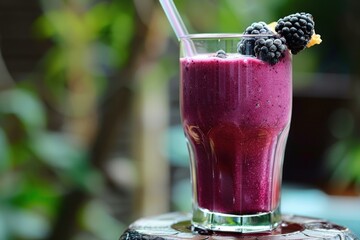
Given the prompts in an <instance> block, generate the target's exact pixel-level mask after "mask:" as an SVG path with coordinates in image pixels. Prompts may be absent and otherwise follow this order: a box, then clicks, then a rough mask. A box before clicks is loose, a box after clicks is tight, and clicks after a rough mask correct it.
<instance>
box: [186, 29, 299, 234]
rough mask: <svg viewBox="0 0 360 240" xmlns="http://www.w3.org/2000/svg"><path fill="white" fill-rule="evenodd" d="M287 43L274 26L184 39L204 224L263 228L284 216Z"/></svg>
mask: <svg viewBox="0 0 360 240" xmlns="http://www.w3.org/2000/svg"><path fill="white" fill-rule="evenodd" d="M269 39H270V40H271V41H272V42H271V41H270V40H269ZM255 43H256V44H255ZM254 45H256V46H257V47H255V48H254ZM283 45H284V44H283V42H281V40H280V39H276V38H275V39H274V38H272V36H271V34H270V35H262V34H257V35H251V34H250V35H243V34H194V35H188V36H185V37H182V38H181V39H180V107H181V118H182V126H183V129H184V132H185V136H186V140H187V144H188V149H189V154H190V161H191V164H190V165H191V167H190V170H191V181H192V192H193V217H192V224H193V226H195V227H197V228H201V229H208V230H214V231H230V232H242V233H248V232H261V231H270V230H272V229H274V228H275V227H277V226H278V225H279V223H280V221H281V216H280V190H281V178H282V165H283V158H284V151H285V145H286V140H287V136H288V132H289V126H290V118H291V109H292V58H291V54H290V52H289V51H288V50H287V49H286V47H284V46H283ZM254 49H255V50H254ZM254 51H255V52H254ZM272 53H273V54H272Z"/></svg>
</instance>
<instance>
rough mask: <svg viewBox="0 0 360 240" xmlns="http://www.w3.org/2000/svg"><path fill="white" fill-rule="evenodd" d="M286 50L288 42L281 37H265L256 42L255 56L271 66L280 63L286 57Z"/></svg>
mask: <svg viewBox="0 0 360 240" xmlns="http://www.w3.org/2000/svg"><path fill="white" fill-rule="evenodd" d="M286 50H287V46H286V40H285V38H283V37H280V36H276V35H275V36H271V37H263V38H259V39H257V40H256V41H255V47H254V52H255V56H256V57H257V58H259V59H261V60H263V61H265V62H268V63H270V64H271V65H274V64H276V63H278V62H279V61H280V60H281V59H282V58H283V57H284V56H285V51H286Z"/></svg>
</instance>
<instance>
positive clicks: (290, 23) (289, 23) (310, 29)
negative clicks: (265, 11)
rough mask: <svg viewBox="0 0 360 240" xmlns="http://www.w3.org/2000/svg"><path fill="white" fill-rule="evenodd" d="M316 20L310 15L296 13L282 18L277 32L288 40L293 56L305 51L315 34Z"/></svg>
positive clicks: (276, 29)
mask: <svg viewBox="0 0 360 240" xmlns="http://www.w3.org/2000/svg"><path fill="white" fill-rule="evenodd" d="M314 26H315V23H314V20H313V17H312V15H311V14H310V13H304V12H301V13H295V14H291V15H289V16H286V17H284V18H280V19H279V20H278V22H277V25H276V26H275V31H276V32H277V33H278V34H279V35H280V36H283V37H284V38H285V39H286V42H287V46H288V48H289V49H290V50H291V53H292V54H297V53H298V52H300V51H301V50H303V49H304V48H305V47H306V45H307V44H308V42H309V41H310V39H311V37H312V35H313V34H314Z"/></svg>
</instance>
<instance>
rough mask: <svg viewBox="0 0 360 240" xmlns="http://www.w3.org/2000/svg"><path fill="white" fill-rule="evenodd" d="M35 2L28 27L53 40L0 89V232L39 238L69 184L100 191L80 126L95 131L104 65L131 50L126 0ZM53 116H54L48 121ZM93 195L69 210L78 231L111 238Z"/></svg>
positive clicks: (118, 62)
mask: <svg viewBox="0 0 360 240" xmlns="http://www.w3.org/2000/svg"><path fill="white" fill-rule="evenodd" d="M43 4H44V8H45V11H44V14H43V15H42V16H41V17H40V18H39V19H38V20H37V21H36V22H34V30H35V31H34V32H35V34H36V36H37V37H38V38H39V39H49V40H51V41H52V42H53V46H52V47H51V49H50V50H49V51H48V53H47V54H46V56H44V58H43V60H42V61H41V62H40V64H39V68H38V69H36V70H34V74H33V75H31V76H30V77H28V78H27V79H26V80H24V81H22V83H21V84H18V85H16V86H15V87H14V88H12V89H9V90H6V91H2V92H0V149H1V151H0V159H1V161H0V173H1V174H0V212H1V214H0V239H46V238H47V237H48V235H49V234H50V232H51V231H52V228H53V227H54V226H53V225H52V224H53V223H55V222H56V219H57V217H58V214H59V212H58V207H59V206H60V204H61V202H62V199H63V198H64V197H65V196H66V194H67V193H68V192H70V191H72V189H81V191H83V192H84V193H86V194H87V195H88V196H90V199H98V198H100V197H101V193H102V191H103V190H104V181H103V174H102V173H100V172H99V169H96V168H95V167H94V166H93V165H92V164H91V162H90V160H91V156H90V152H91V147H92V145H91V144H92V141H93V140H92V139H91V137H90V136H91V135H89V134H88V133H89V132H96V131H97V125H96V122H97V119H96V117H97V115H96V114H95V113H96V111H97V107H98V105H100V104H101V103H100V102H99V101H100V100H101V99H102V97H103V94H104V89H105V87H106V82H107V78H108V77H109V76H108V74H109V72H110V73H111V71H114V70H115V69H116V68H120V67H122V66H123V65H124V64H126V62H127V60H128V57H129V55H130V54H131V52H129V51H128V50H127V49H128V48H129V44H130V43H131V39H132V38H133V34H134V9H133V7H132V5H131V4H129V3H128V2H124V1H108V2H98V3H94V2H92V1H82V2H77V3H76V4H75V2H72V1H56V2H52V3H49V2H44V3H43ZM52 4H54V5H52ZM84 9H86V11H83V10H84ZM54 113H55V116H54ZM54 117H56V118H57V119H59V120H58V123H60V124H57V125H55V126H54V125H53V123H51V122H50V121H51V119H54ZM50 126H51V127H50ZM78 129H82V131H79V132H77V131H78ZM95 202H97V203H96V204H97V205H96V206H95V205H94V204H93V205H89V206H87V207H85V208H84V209H83V212H82V213H80V212H79V213H78V214H76V215H79V217H80V215H83V216H84V217H85V219H86V220H84V224H83V226H82V227H83V229H82V231H84V232H89V234H92V235H93V236H96V239H114V238H116V237H117V236H119V234H120V232H119V231H121V230H122V228H121V226H123V225H121V224H120V223H119V222H118V221H117V220H115V219H114V218H112V217H111V216H110V212H109V211H108V210H107V209H106V208H105V207H103V205H104V204H103V203H101V201H100V200H98V201H95ZM99 206H100V207H99ZM89 216H90V217H91V218H92V219H93V220H91V221H92V222H91V221H90V220H89V219H87V218H88V217H89ZM94 216H95V217H94ZM94 221H95V222H94ZM99 222H101V223H103V225H101V226H103V227H99V226H100V225H97V223H99ZM116 226H117V227H118V228H116ZM123 228H124V227H123ZM109 231H110V232H109ZM109 234H110V235H109ZM115 234H116V235H117V236H115ZM74 237H75V236H74Z"/></svg>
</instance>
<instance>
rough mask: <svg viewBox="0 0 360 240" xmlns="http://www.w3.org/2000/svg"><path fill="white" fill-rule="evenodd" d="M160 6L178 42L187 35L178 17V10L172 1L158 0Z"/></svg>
mask: <svg viewBox="0 0 360 240" xmlns="http://www.w3.org/2000/svg"><path fill="white" fill-rule="evenodd" d="M160 4H161V6H162V8H163V9H164V12H165V14H166V17H167V18H168V20H169V22H170V25H171V27H172V28H173V30H174V32H175V34H176V36H177V38H178V40H180V38H181V37H185V36H187V35H189V33H188V31H187V29H186V27H185V24H184V22H183V20H182V19H181V17H180V14H179V12H178V10H177V9H176V6H175V4H174V1H173V0H160Z"/></svg>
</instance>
